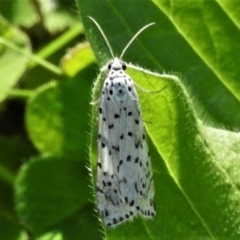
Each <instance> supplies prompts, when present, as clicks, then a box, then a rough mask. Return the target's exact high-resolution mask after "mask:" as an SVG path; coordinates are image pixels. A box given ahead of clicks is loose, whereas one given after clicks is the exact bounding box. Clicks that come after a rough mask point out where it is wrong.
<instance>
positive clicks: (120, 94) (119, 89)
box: [112, 83, 127, 101]
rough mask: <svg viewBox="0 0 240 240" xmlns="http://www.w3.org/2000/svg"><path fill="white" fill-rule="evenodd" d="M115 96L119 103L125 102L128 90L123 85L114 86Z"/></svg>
mask: <svg viewBox="0 0 240 240" xmlns="http://www.w3.org/2000/svg"><path fill="white" fill-rule="evenodd" d="M112 90H113V95H114V97H115V98H116V99H117V100H118V101H123V100H124V99H125V98H126V96H127V88H126V86H125V85H122V84H119V83H118V84H114V85H113V86H112Z"/></svg>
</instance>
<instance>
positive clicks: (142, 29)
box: [119, 23, 155, 59]
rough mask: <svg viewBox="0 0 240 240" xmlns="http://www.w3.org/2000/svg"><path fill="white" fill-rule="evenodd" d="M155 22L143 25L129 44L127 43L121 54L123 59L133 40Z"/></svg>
mask: <svg viewBox="0 0 240 240" xmlns="http://www.w3.org/2000/svg"><path fill="white" fill-rule="evenodd" d="M154 24H155V23H149V24H147V25H146V26H144V27H142V28H141V29H140V30H139V31H138V32H137V33H136V34H135V35H134V36H133V37H132V39H131V40H130V41H129V42H128V44H127V45H126V47H125V48H124V49H123V51H122V53H121V55H120V57H119V58H120V59H122V57H123V55H124V53H125V52H126V50H127V49H128V47H129V46H130V45H131V44H132V42H133V41H134V40H135V39H136V38H137V36H139V35H140V34H141V33H142V32H143V31H144V30H145V29H146V28H148V27H150V26H152V25H154Z"/></svg>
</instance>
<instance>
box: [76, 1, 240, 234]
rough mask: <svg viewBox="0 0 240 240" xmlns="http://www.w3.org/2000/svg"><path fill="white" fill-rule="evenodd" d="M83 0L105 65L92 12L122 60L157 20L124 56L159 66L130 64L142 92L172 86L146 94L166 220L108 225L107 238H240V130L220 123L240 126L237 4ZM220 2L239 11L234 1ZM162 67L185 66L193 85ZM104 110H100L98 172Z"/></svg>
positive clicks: (144, 104)
mask: <svg viewBox="0 0 240 240" xmlns="http://www.w3.org/2000/svg"><path fill="white" fill-rule="evenodd" d="M77 2H78V5H79V8H80V10H81V16H82V21H83V24H84V25H85V28H86V31H87V32H86V34H87V36H88V39H89V41H90V42H91V44H92V46H93V49H94V52H95V55H96V56H97V58H98V59H99V62H100V64H101V66H103V65H104V64H106V62H107V61H109V60H110V59H111V58H112V56H111V55H110V51H109V50H108V49H107V46H106V43H105V42H104V39H103V37H102V36H101V34H100V33H99V30H98V29H97V28H96V26H95V25H94V24H93V23H92V22H91V21H90V20H89V19H88V18H87V16H91V17H93V18H94V19H96V21H97V22H98V23H99V24H100V26H101V27H102V29H103V31H104V33H105V34H106V36H107V38H108V40H109V42H110V45H111V46H112V48H113V52H114V53H115V55H116V56H119V55H120V53H121V51H122V50H123V48H124V46H126V44H127V42H128V41H129V39H130V38H131V37H132V36H133V35H134V34H135V33H136V32H137V31H138V30H139V29H140V28H141V27H143V26H145V25H146V24H148V23H150V22H155V23H156V26H153V27H151V28H149V29H147V30H146V31H145V32H143V33H142V34H141V35H140V36H139V37H138V38H137V39H136V40H135V41H134V43H133V44H132V45H131V46H130V48H129V49H128V51H127V53H126V54H125V56H124V60H125V61H126V62H130V61H131V62H133V63H136V64H137V65H140V66H141V67H144V68H147V69H150V70H151V71H146V70H143V69H140V68H137V67H134V66H132V67H131V66H130V67H129V68H128V74H129V75H130V76H131V78H132V79H133V80H134V81H135V82H136V83H138V84H139V85H140V86H142V87H143V88H145V89H150V90H156V89H161V88H162V87H163V86H166V89H165V90H164V91H162V92H161V93H158V94H146V93H142V92H141V91H138V92H139V98H140V103H141V108H142V111H143V118H144V120H145V121H146V123H145V124H146V128H147V132H148V135H149V140H150V143H152V144H153V146H152V147H151V151H152V152H153V155H152V162H153V168H154V182H155V191H156V203H157V217H156V219H154V220H153V221H144V220H141V219H137V220H134V222H133V223H128V224H123V225H122V226H120V227H118V228H116V229H115V230H109V229H108V228H106V229H105V232H106V235H107V238H108V239H126V238H129V239H159V237H161V238H162V239H221V238H222V239H237V238H239V236H240V231H239V227H238V226H239V224H240V212H239V210H238V209H239V207H240V193H239V181H238V178H237V176H238V170H237V169H238V165H239V164H238V159H239V157H238V156H239V150H238V149H237V147H236V146H238V145H239V134H238V133H237V132H230V131H227V130H221V129H219V128H217V127H216V126H225V127H226V128H231V129H239V127H240V125H239V119H240V118H239V116H240V115H239V114H240V111H239V110H240V108H239V106H240V105H239V100H238V99H239V98H238V84H239V83H238V82H237V79H238V77H239V74H238V72H239V70H238V69H237V66H238V61H239V59H238V58H237V56H238V55H239V54H238V53H239V47H238V46H239V40H238V38H239V36H238V35H239V31H238V30H237V28H236V27H235V26H234V23H235V22H236V21H237V20H236V18H237V17H235V18H234V17H233V15H231V14H230V12H229V10H228V11H227V13H229V16H230V18H228V16H226V12H225V11H224V10H226V9H221V8H220V7H219V5H218V2H216V1H195V2H194V4H193V3H192V1H191V2H184V1H171V3H170V2H169V1H154V3H155V5H154V4H153V3H152V2H150V1H140V2H139V1H138V4H136V2H135V1H132V2H129V1H121V2H120V1H112V2H111V3H109V2H108V1H101V3H99V2H98V3H99V4H98V9H97V11H94V10H93V8H92V7H91V6H94V5H95V4H96V1H94V0H92V1H77ZM219 2H221V3H219V4H221V7H223V5H228V7H229V8H230V6H229V5H231V4H223V3H222V2H223V1H219ZM226 2H228V1H226ZM235 5H239V4H237V3H236V2H235ZM236 7H237V6H235V9H236ZM229 8H228V9H229ZM232 8H233V7H232ZM146 9H147V11H146ZM235 14H236V13H235ZM139 16H141V17H139ZM109 19H111V23H109ZM133 19H134V20H133ZM232 19H234V21H235V22H234V21H233V20H232ZM207 30H208V31H207ZM178 31H179V32H178ZM229 44H230V45H229ZM231 56H233V58H232V57H231ZM156 69H157V71H158V72H161V71H162V69H164V70H165V71H174V72H177V71H178V72H180V73H181V75H182V76H183V78H184V81H183V80H181V79H180V78H178V77H176V76H174V75H164V74H162V75H161V74H154V73H153V72H154V71H156ZM234 69H236V70H234ZM178 75H179V74H178ZM102 81H103V79H102V78H101V77H99V79H98V81H97V83H96V86H95V88H94V90H93V99H98V98H99V94H100V88H101V85H102ZM193 95H194V98H193V97H192V96H193ZM96 115H97V111H96V109H93V115H92V117H93V118H92V125H93V132H92V152H91V160H92V167H93V168H94V169H95V164H96V155H97V153H96V146H95V145H96V143H95V142H94V141H95V139H96V134H97V121H96V120H95V119H96ZM148 121H150V122H152V124H150V123H148ZM209 125H210V126H212V127H209ZM213 126H215V127H213Z"/></svg>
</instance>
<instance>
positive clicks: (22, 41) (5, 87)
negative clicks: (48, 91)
mask: <svg viewBox="0 0 240 240" xmlns="http://www.w3.org/2000/svg"><path fill="white" fill-rule="evenodd" d="M4 41H7V42H10V43H14V44H16V45H17V46H19V47H21V49H22V51H25V52H26V53H30V46H29V43H28V39H27V38H26V36H25V35H24V34H23V33H21V32H20V31H18V30H17V29H14V28H13V27H12V26H10V24H8V23H7V22H6V21H5V20H4V19H3V18H2V17H1V16H0V79H1V81H0V101H2V100H3V99H4V98H5V97H6V96H7V94H8V93H9V91H10V90H11V88H13V87H14V85H15V84H16V83H17V81H18V80H19V78H20V76H22V74H23V72H24V71H25V70H26V67H27V64H28V58H27V57H26V56H24V55H20V54H19V53H17V52H15V51H14V50H12V49H10V48H8V47H5V45H3V44H2V43H3V42H4ZM13 69H14V71H13Z"/></svg>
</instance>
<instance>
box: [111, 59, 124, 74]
mask: <svg viewBox="0 0 240 240" xmlns="http://www.w3.org/2000/svg"><path fill="white" fill-rule="evenodd" d="M126 69H127V66H126V64H125V62H123V61H121V60H120V59H119V58H114V59H113V60H112V61H111V62H110V63H109V64H108V70H115V71H118V70H126Z"/></svg>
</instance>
